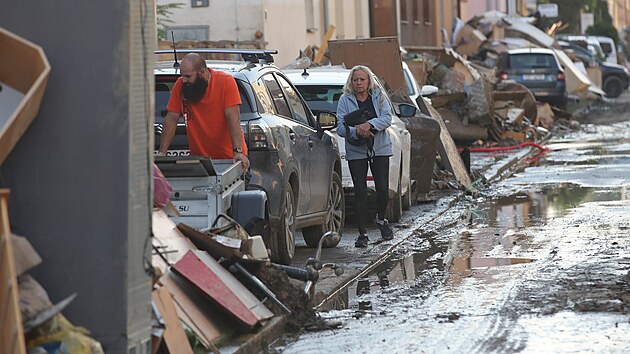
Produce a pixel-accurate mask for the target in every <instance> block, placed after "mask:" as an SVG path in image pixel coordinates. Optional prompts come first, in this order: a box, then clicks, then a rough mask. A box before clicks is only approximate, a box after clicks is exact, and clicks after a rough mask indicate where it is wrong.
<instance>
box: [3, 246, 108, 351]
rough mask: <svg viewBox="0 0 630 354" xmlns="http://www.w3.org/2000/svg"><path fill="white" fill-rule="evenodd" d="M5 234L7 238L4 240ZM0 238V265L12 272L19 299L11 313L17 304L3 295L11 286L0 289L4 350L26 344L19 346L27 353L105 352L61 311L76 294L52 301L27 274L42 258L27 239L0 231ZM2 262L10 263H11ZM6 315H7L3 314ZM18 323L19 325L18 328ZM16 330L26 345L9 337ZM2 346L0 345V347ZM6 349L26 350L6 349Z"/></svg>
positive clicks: (85, 330) (85, 331)
mask: <svg viewBox="0 0 630 354" xmlns="http://www.w3.org/2000/svg"><path fill="white" fill-rule="evenodd" d="M5 237H8V238H10V239H4V238H5ZM0 238H3V240H1V241H2V242H0V244H2V248H3V251H2V254H0V261H2V263H1V264H0V266H1V267H0V268H2V269H5V270H6V269H9V270H14V271H15V275H16V277H17V278H16V279H17V289H18V299H19V316H17V317H14V316H11V315H10V313H11V312H12V311H13V310H14V309H15V308H16V307H15V306H14V305H10V304H8V303H7V302H5V301H6V300H7V297H6V296H5V295H6V294H7V290H13V289H10V288H11V287H9V288H2V289H0V290H2V296H0V300H2V301H1V302H0V305H2V307H3V309H4V310H2V314H3V315H2V318H3V322H2V327H1V328H2V330H1V332H3V333H1V334H2V335H1V336H0V338H3V339H4V340H6V342H5V343H4V344H3V345H10V347H4V349H7V350H8V349H11V348H13V349H16V348H20V347H21V346H22V345H25V348H22V349H27V350H28V352H29V353H92V354H98V353H104V351H103V348H102V347H101V344H100V343H99V342H97V341H96V340H94V339H93V338H91V337H89V331H88V330H87V329H85V328H82V327H77V326H74V325H73V324H72V323H71V322H70V321H68V319H67V318H66V317H65V316H64V315H63V314H62V313H61V311H63V309H65V308H66V307H67V306H68V305H69V304H70V303H71V302H72V301H73V300H74V299H75V297H76V296H77V294H71V295H70V296H68V297H66V298H65V299H63V300H61V301H59V302H58V303H56V304H53V303H52V301H51V300H50V298H49V296H48V293H47V291H46V289H44V287H43V286H42V285H41V284H40V283H39V282H38V281H37V280H36V279H35V278H34V277H33V276H31V275H30V274H28V271H29V270H31V269H32V268H34V267H35V266H37V265H39V264H41V262H42V259H41V257H40V256H39V254H38V253H37V251H35V249H34V248H33V246H32V245H31V244H30V242H29V241H28V240H27V239H26V238H25V237H22V236H17V235H15V234H8V235H7V234H3V235H2V236H1V237H0ZM5 251H6V252H11V253H12V255H11V256H8V253H5ZM7 256H8V257H7ZM5 262H12V264H7V263H5ZM3 273H4V272H3ZM0 278H2V280H3V281H5V282H3V283H4V284H10V282H9V281H6V279H5V277H4V276H2V277H0ZM8 293H10V291H9V292H8ZM5 315H7V316H6V317H5ZM14 315H17V313H14ZM12 317H13V318H21V319H22V323H21V324H18V323H13V322H12V321H11V318H12ZM20 325H21V328H20V327H17V326H20ZM5 331H6V333H5ZM17 333H23V334H24V342H25V344H24V343H22V342H21V340H22V339H21V338H19V339H18V338H12V337H13V335H15V334H17ZM0 344H2V343H0ZM11 345H12V347H11ZM2 348H3V347H2V346H0V349H2ZM0 351H2V350H0ZM3 352H4V351H3ZM8 352H15V353H18V352H25V351H20V350H15V351H13V350H9V351H8Z"/></svg>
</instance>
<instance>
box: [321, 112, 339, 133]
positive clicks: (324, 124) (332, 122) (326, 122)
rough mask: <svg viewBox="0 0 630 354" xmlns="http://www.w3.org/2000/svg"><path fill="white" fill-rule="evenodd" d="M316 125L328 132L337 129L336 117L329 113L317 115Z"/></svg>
mask: <svg viewBox="0 0 630 354" xmlns="http://www.w3.org/2000/svg"><path fill="white" fill-rule="evenodd" d="M317 123H319V127H320V128H322V129H324V130H330V129H334V128H336V127H337V115H336V114H334V113H331V112H319V113H317Z"/></svg>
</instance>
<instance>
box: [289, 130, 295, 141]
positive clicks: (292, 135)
mask: <svg viewBox="0 0 630 354" xmlns="http://www.w3.org/2000/svg"><path fill="white" fill-rule="evenodd" d="M289 139H291V140H295V133H294V132H289Z"/></svg>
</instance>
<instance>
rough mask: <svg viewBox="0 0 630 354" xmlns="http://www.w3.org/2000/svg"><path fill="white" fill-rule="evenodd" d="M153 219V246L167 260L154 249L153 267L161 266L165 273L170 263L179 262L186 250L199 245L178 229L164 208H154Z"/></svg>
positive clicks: (194, 248) (193, 248)
mask: <svg viewBox="0 0 630 354" xmlns="http://www.w3.org/2000/svg"><path fill="white" fill-rule="evenodd" d="M152 221H153V222H152V225H151V228H152V230H153V236H154V237H153V240H152V242H153V247H154V248H157V249H158V250H159V251H161V254H162V256H163V257H164V258H166V260H164V259H163V258H162V257H161V256H160V255H158V254H156V250H154V252H153V257H152V258H151V261H152V264H153V267H156V268H159V269H160V270H161V271H162V273H163V274H164V273H166V270H167V269H168V267H169V266H170V265H173V264H175V263H177V261H179V260H180V259H181V258H182V257H183V256H184V254H186V252H188V251H189V250H196V249H197V247H195V245H194V244H193V243H192V242H191V241H190V239H188V238H187V237H186V236H184V235H182V233H181V232H179V230H177V226H175V223H174V222H173V220H171V218H170V217H169V216H168V215H167V214H166V212H165V211H164V210H163V209H158V210H153V219H152Z"/></svg>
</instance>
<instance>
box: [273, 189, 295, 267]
mask: <svg viewBox="0 0 630 354" xmlns="http://www.w3.org/2000/svg"><path fill="white" fill-rule="evenodd" d="M295 205H296V203H295V195H294V194H293V188H292V187H291V184H290V183H287V185H286V187H285V192H284V208H283V209H282V215H281V217H280V225H279V227H278V229H277V230H276V231H275V232H274V242H273V246H274V247H273V248H272V253H273V254H274V255H275V257H274V258H275V260H276V261H277V262H278V263H282V264H290V263H291V261H292V260H293V257H294V256H295Z"/></svg>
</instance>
